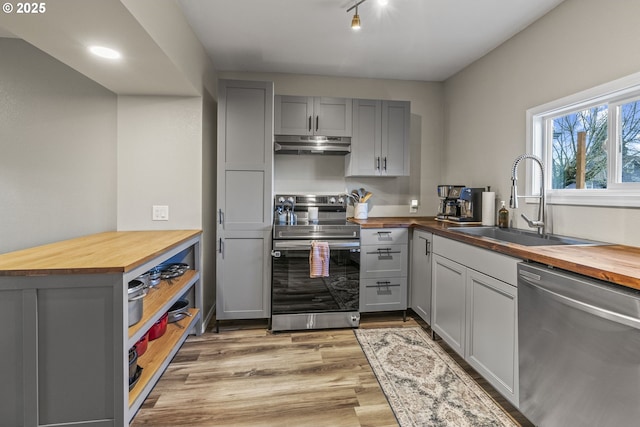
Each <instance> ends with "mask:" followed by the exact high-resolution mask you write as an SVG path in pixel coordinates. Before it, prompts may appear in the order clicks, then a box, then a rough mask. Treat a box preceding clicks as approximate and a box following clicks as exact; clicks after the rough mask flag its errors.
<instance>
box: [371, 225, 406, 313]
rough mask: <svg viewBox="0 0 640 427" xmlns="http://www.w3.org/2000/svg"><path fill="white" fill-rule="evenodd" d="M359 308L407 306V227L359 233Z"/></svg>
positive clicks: (404, 307) (374, 308)
mask: <svg viewBox="0 0 640 427" xmlns="http://www.w3.org/2000/svg"><path fill="white" fill-rule="evenodd" d="M360 241H361V247H360V253H361V255H360V311H361V312H363V313H366V312H374V311H391V310H406V309H407V271H408V258H407V255H408V230H407V229H406V228H389V229H362V230H361V232H360Z"/></svg>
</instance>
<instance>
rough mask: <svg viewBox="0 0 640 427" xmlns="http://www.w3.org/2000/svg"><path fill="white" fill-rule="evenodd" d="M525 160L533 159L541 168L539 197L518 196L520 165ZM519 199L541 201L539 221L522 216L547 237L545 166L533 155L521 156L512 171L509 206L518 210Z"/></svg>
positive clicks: (514, 163)
mask: <svg viewBox="0 0 640 427" xmlns="http://www.w3.org/2000/svg"><path fill="white" fill-rule="evenodd" d="M524 159H531V160H533V161H535V162H536V163H537V164H538V166H540V195H539V196H518V164H519V163H520V162H521V161H522V160H524ZM518 197H536V198H538V199H540V202H539V205H538V219H537V220H535V221H534V220H531V219H529V218H527V216H526V215H525V214H522V215H521V216H522V218H524V220H525V221H527V224H528V225H529V227H531V228H537V229H538V234H540V235H542V236H545V235H546V234H547V233H546V230H545V223H546V220H547V217H546V208H547V205H546V190H545V181H544V164H543V163H542V160H541V159H540V158H539V157H538V156H534V155H533V154H523V155H521V156H519V157H518V158H517V159H516V160H515V161H514V162H513V168H512V169H511V198H510V199H509V206H510V207H511V208H513V209H517V208H518Z"/></svg>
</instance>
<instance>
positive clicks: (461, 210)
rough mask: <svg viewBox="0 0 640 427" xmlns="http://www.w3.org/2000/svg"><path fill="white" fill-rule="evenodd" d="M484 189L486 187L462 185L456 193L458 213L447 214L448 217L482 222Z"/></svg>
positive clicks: (452, 219) (458, 220)
mask: <svg viewBox="0 0 640 427" xmlns="http://www.w3.org/2000/svg"><path fill="white" fill-rule="evenodd" d="M483 191H485V189H484V188H470V187H462V188H461V189H460V191H459V193H458V194H456V202H455V203H456V214H455V215H449V216H447V219H449V220H451V221H457V222H481V221H482V192H483ZM450 197H451V196H450Z"/></svg>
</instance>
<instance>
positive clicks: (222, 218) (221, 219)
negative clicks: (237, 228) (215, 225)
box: [218, 209, 224, 225]
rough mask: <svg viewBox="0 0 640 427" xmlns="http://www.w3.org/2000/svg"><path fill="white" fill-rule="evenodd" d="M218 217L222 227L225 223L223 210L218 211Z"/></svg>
mask: <svg viewBox="0 0 640 427" xmlns="http://www.w3.org/2000/svg"><path fill="white" fill-rule="evenodd" d="M218 217H219V222H220V225H222V223H223V222H224V213H223V212H222V209H218Z"/></svg>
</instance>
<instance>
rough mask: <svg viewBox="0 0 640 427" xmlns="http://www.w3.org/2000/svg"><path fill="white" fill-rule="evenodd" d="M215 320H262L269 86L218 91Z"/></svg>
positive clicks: (265, 306) (267, 281)
mask: <svg viewBox="0 0 640 427" xmlns="http://www.w3.org/2000/svg"><path fill="white" fill-rule="evenodd" d="M218 95H219V99H218V175H217V177H218V185H217V189H218V195H217V203H218V218H217V238H218V240H217V243H218V247H217V251H218V254H217V261H216V269H217V284H216V310H217V313H216V318H217V319H220V320H224V319H231V318H233V319H240V318H266V317H268V316H269V314H270V313H269V312H270V309H269V297H270V296H269V290H270V287H271V267H270V266H271V263H270V260H271V257H270V255H269V248H270V243H269V242H270V240H269V239H270V233H271V226H272V222H273V208H272V205H273V201H272V186H273V102H274V101H273V83H272V82H257V81H238V80H221V81H220V87H219V90H218Z"/></svg>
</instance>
